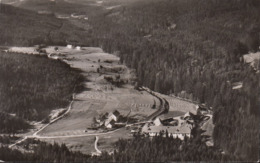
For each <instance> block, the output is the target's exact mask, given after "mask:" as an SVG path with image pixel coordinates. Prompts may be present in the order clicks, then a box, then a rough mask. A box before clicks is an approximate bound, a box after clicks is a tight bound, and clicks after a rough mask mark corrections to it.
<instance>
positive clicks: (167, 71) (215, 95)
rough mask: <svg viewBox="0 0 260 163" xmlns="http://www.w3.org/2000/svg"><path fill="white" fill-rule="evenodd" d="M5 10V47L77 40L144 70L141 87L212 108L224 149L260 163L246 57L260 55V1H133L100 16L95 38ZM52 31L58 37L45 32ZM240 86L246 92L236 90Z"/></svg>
mask: <svg viewBox="0 0 260 163" xmlns="http://www.w3.org/2000/svg"><path fill="white" fill-rule="evenodd" d="M118 3H120V2H118ZM71 5H72V4H71ZM5 8H6V9H5V10H3V9H1V10H0V19H1V23H0V43H1V44H6V45H12V44H13V45H32V44H36V43H37V44H38V43H52V44H65V43H66V38H71V39H72V40H79V42H83V43H84V44H85V45H88V46H100V47H102V48H103V49H104V50H105V51H107V52H117V54H119V55H120V58H121V61H122V62H123V63H125V64H126V65H127V66H129V67H131V68H134V69H136V71H137V75H138V79H139V81H138V83H139V85H144V86H147V87H149V88H151V89H153V90H155V91H159V92H162V93H166V94H171V93H173V94H175V95H180V94H181V95H182V96H185V97H186V98H189V99H192V100H194V101H198V102H200V103H205V104H206V105H207V106H209V107H212V108H213V114H214V115H213V121H214V124H215V129H214V134H213V137H214V144H215V146H216V147H220V148H221V149H223V150H224V151H225V153H226V154H230V155H235V156H239V157H241V158H242V159H243V160H247V161H250V160H251V161H252V160H254V161H255V160H257V159H258V153H259V107H260V106H259V90H260V88H259V87H260V81H259V72H257V71H256V70H254V69H252V68H251V67H250V66H249V65H247V64H245V63H244V62H243V59H242V56H243V55H244V54H247V53H248V52H249V51H251V52H256V51H258V50H259V42H260V41H259V32H260V24H259V22H260V1H259V0H170V1H169V0H140V1H133V2H132V1H131V2H129V3H126V4H125V5H122V6H121V7H118V8H115V9H111V10H103V11H102V12H101V14H100V12H98V14H96V15H95V14H93V16H91V17H89V22H88V23H90V25H91V26H92V28H91V29H90V30H89V31H83V30H82V29H79V28H77V29H76V27H75V28H74V27H73V26H72V25H71V24H70V23H68V25H66V26H67V27H68V26H69V28H65V27H66V26H64V25H63V28H59V27H60V26H61V24H60V23H61V20H58V19H54V18H53V17H51V16H42V19H33V18H34V16H32V17H30V16H28V17H27V16H26V15H28V13H30V14H32V12H29V11H26V12H25V11H22V10H16V9H13V8H12V7H8V6H5ZM26 13H27V14H26ZM30 14H29V15H30ZM22 17H23V18H22ZM16 18H19V20H21V21H19V22H18V24H17V23H16V21H17V19H16ZM49 19H52V20H54V21H49ZM22 20H24V21H22ZM36 20H43V22H51V25H50V26H49V25H47V24H48V23H42V24H43V25H38V24H40V23H35V24H34V23H33V22H35V21H36ZM23 22H25V23H23ZM36 22H37V21H36ZM62 22H64V21H62ZM52 23H54V24H52ZM86 23H87V22H86ZM66 24H67V23H66ZM19 26H20V27H21V28H18V27H19ZM32 27H33V28H32ZM37 27H39V30H31V29H37ZM70 27H71V28H70ZM72 27H73V29H74V30H70V29H72ZM51 28H54V29H56V30H48V31H45V29H51ZM29 29H30V30H29ZM63 29H64V30H63ZM65 29H66V30H65ZM5 30H7V32H3V31H5ZM49 31H56V32H54V33H53V35H50V34H48V33H49ZM62 31H64V32H63V33H62ZM71 32H73V33H74V34H72V35H71ZM19 34H20V35H21V36H20V35H19ZM31 36H32V37H33V38H31ZM35 36H37V38H34V37H35ZM46 36H48V37H46ZM56 36H57V37H56ZM64 37H65V38H64ZM12 38H14V39H12ZM19 40H21V42H19ZM38 40H39V41H38ZM26 41H27V42H26ZM0 61H1V60H0ZM0 79H1V78H0ZM238 82H239V83H242V88H240V89H232V88H233V86H234V85H235V84H236V83H238ZM1 92H2V91H1ZM1 101H2V100H1Z"/></svg>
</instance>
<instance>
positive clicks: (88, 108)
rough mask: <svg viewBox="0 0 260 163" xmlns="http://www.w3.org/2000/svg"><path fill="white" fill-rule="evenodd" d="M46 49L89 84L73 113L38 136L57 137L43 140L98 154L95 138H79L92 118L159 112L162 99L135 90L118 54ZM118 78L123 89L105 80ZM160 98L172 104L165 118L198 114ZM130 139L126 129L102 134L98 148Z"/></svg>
mask: <svg viewBox="0 0 260 163" xmlns="http://www.w3.org/2000/svg"><path fill="white" fill-rule="evenodd" d="M57 48H58V50H57ZM45 50H46V52H47V54H48V56H49V57H50V58H52V59H61V60H62V61H64V62H66V63H67V64H69V65H70V66H71V67H72V68H77V69H80V70H81V71H82V74H83V75H84V76H85V77H86V79H87V81H86V82H85V83H84V85H85V87H86V89H85V90H83V91H82V92H81V93H78V94H76V95H75V97H74V101H73V103H72V106H71V111H70V112H69V113H68V114H66V116H64V117H63V118H62V119H60V120H58V121H56V122H54V123H51V124H50V125H49V126H47V127H46V128H44V129H43V130H42V131H40V132H39V133H38V135H39V136H43V137H48V136H49V137H57V138H53V139H52V138H51V139H42V140H45V141H49V142H53V141H55V142H58V143H66V145H67V146H68V147H69V148H71V149H72V150H80V151H82V152H84V153H91V152H94V151H95V149H94V141H95V135H88V136H87V135H86V136H85V137H77V135H84V134H86V133H85V130H86V128H88V127H91V124H92V122H93V117H96V116H98V115H100V114H102V113H106V112H112V111H114V110H118V111H119V112H120V114H122V115H127V114H129V113H130V116H135V115H138V117H143V118H145V117H147V116H149V115H151V114H152V113H153V112H155V111H156V109H152V108H151V107H152V106H153V105H154V104H156V106H158V105H159V104H160V102H159V100H158V99H157V98H156V97H154V96H153V95H151V94H149V93H147V92H146V91H137V90H135V89H134V86H133V85H132V84H130V83H131V82H132V80H133V78H135V75H134V74H133V73H132V71H131V70H129V69H128V68H127V67H126V66H124V65H121V64H120V63H119V58H118V57H117V56H115V55H112V54H108V53H105V52H103V51H102V49H100V48H93V47H83V48H73V47H56V50H55V47H47V48H45ZM10 51H13V52H23V53H32V52H33V54H35V53H37V52H36V51H35V47H27V48H19V47H13V48H10ZM102 68H103V69H104V68H105V70H104V71H99V70H101V69H102ZM98 69H99V70H98ZM118 75H119V76H120V79H122V80H123V81H124V84H123V85H122V86H120V87H116V86H115V85H113V84H111V83H110V82H108V81H107V80H106V79H104V76H111V77H115V76H118ZM159 95H160V97H163V98H165V99H166V100H168V101H169V105H170V110H169V113H168V114H165V115H162V116H161V117H162V118H167V117H175V116H179V115H183V114H184V113H185V112H187V111H190V112H195V104H192V103H190V102H186V101H182V100H180V99H177V98H174V97H170V96H166V95H162V94H159ZM57 109H59V108H57ZM140 120H141V119H140ZM94 134H95V132H94ZM97 134H98V133H97ZM59 136H61V137H62V136H69V138H68V137H66V138H64V137H63V138H58V137H59ZM73 136H75V137H73ZM130 137H131V135H130V131H127V130H126V129H124V128H123V129H119V130H117V131H115V132H113V133H107V134H103V135H99V147H98V148H99V149H100V150H108V151H110V150H111V149H112V147H113V143H114V142H115V141H116V140H118V139H119V138H130Z"/></svg>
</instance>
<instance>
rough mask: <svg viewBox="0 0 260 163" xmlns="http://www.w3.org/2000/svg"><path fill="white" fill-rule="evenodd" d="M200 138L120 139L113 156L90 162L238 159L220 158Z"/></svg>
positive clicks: (226, 156) (104, 155) (217, 153)
mask: <svg viewBox="0 0 260 163" xmlns="http://www.w3.org/2000/svg"><path fill="white" fill-rule="evenodd" d="M202 140H203V139H202V138H201V135H198V137H194V138H193V139H188V138H185V139H184V141H182V140H180V139H178V138H173V137H172V136H167V134H166V137H164V136H163V134H162V133H160V134H158V135H157V136H155V137H153V138H151V137H143V136H141V135H136V136H134V138H133V139H129V140H126V139H120V140H118V141H117V142H116V145H115V146H116V149H115V150H114V152H113V154H110V155H109V154H108V153H102V155H101V156H99V157H92V158H91V160H94V161H97V160H98V161H111V162H167V161H202V160H203V161H227V160H239V158H235V157H231V156H229V155H223V154H221V151H220V150H219V149H217V148H215V147H208V146H207V145H206V144H205V142H204V141H202Z"/></svg>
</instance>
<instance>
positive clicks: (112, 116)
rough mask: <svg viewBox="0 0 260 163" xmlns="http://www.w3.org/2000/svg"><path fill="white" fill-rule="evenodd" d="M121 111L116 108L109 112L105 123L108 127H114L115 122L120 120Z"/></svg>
mask: <svg viewBox="0 0 260 163" xmlns="http://www.w3.org/2000/svg"><path fill="white" fill-rule="evenodd" d="M119 115H120V113H119V112H118V111H117V110H115V111H114V112H111V113H109V114H108V117H107V119H106V120H105V123H104V125H105V126H106V128H112V126H113V125H114V124H115V122H116V121H117V120H118V117H119Z"/></svg>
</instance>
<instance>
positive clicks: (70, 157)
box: [0, 140, 90, 163]
mask: <svg viewBox="0 0 260 163" xmlns="http://www.w3.org/2000/svg"><path fill="white" fill-rule="evenodd" d="M28 143H30V144H31V146H32V147H30V148H28V149H29V150H32V151H33V152H30V151H29V150H28V151H25V152H24V153H22V152H21V151H19V150H16V149H10V148H8V147H6V146H0V159H1V160H3V161H19V162H21V161H29V162H57V163H65V162H87V160H88V159H89V157H90V156H89V155H85V154H82V153H80V152H72V151H70V150H69V149H68V147H67V146H66V145H65V144H61V145H58V144H57V143H54V144H48V143H46V142H41V141H32V140H29V142H28ZM32 144H34V145H32ZM24 145H27V146H29V144H26V143H25V144H24Z"/></svg>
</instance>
